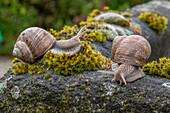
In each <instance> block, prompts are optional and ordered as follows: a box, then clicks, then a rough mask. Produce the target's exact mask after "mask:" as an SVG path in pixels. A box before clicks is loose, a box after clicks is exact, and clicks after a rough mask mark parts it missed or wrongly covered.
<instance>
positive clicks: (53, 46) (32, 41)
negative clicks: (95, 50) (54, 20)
mask: <svg viewBox="0 0 170 113" xmlns="http://www.w3.org/2000/svg"><path fill="white" fill-rule="evenodd" d="M86 32H87V28H86V26H84V27H83V28H82V29H81V30H80V31H79V32H78V34H77V35H76V36H74V37H73V38H71V39H68V40H59V41H56V39H55V37H53V36H52V35H51V34H50V33H49V32H47V31H46V30H44V29H42V28H39V27H31V28H27V29H26V30H24V31H23V32H22V33H21V34H20V35H19V37H18V39H17V42H16V43H15V45H14V50H13V56H15V57H17V58H19V59H22V60H23V61H25V62H29V63H34V62H35V61H36V59H38V58H40V57H41V56H43V55H44V54H46V53H48V52H49V51H51V52H52V53H57V54H63V52H65V53H66V54H70V55H74V54H75V53H77V52H79V51H80V48H81V43H82V41H80V39H79V38H80V37H81V36H82V35H83V34H84V33H86Z"/></svg>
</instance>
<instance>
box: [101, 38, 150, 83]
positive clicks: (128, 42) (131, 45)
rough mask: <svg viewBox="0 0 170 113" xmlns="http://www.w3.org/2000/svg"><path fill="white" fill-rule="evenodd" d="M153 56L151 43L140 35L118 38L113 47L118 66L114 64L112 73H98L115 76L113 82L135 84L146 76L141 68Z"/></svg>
mask: <svg viewBox="0 0 170 113" xmlns="http://www.w3.org/2000/svg"><path fill="white" fill-rule="evenodd" d="M150 54H151V46H150V44H149V42H148V41H147V40H146V39H145V38H143V37H142V36H139V35H130V36H116V37H115V39H114V41H113V45H112V57H113V59H114V61H115V62H116V64H112V66H111V68H112V71H102V70H99V71H98V72H102V73H108V74H114V75H115V76H114V78H113V81H119V82H120V84H121V83H122V82H123V83H124V84H127V82H133V81H135V80H137V79H139V78H142V77H144V76H145V73H144V72H143V71H142V69H141V67H142V66H143V65H144V64H145V62H146V60H147V59H148V58H149V56H150Z"/></svg>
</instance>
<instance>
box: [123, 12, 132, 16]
mask: <svg viewBox="0 0 170 113" xmlns="http://www.w3.org/2000/svg"><path fill="white" fill-rule="evenodd" d="M122 15H123V16H124V17H131V16H132V14H131V13H129V12H124V13H123V14H122Z"/></svg>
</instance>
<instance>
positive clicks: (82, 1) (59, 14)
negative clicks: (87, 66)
mask: <svg viewBox="0 0 170 113" xmlns="http://www.w3.org/2000/svg"><path fill="white" fill-rule="evenodd" d="M148 1H151V0H0V32H1V33H2V36H3V42H2V48H1V50H0V55H12V50H13V46H14V43H15V42H16V39H17V37H18V35H19V34H20V33H21V32H22V31H23V30H24V29H26V28H28V27H31V26H39V27H42V28H44V29H46V30H49V29H50V28H53V29H56V30H60V29H62V27H63V26H64V25H69V26H71V25H73V24H77V23H79V22H80V21H82V20H85V19H86V17H87V16H88V14H89V13H91V12H92V11H93V9H102V8H103V7H104V6H109V7H110V9H113V10H119V11H124V10H126V9H127V8H130V7H133V6H135V5H137V4H141V3H146V2H148ZM0 43H1V42H0Z"/></svg>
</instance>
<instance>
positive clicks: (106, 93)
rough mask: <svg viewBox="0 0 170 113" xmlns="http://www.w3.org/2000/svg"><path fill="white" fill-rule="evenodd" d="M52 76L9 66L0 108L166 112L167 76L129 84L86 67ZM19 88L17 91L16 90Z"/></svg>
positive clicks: (168, 102) (169, 93)
mask: <svg viewBox="0 0 170 113" xmlns="http://www.w3.org/2000/svg"><path fill="white" fill-rule="evenodd" d="M48 73H51V78H48V79H45V78H44V75H45V74H40V75H36V74H35V75H30V74H24V75H14V74H13V73H12V71H11V70H10V71H9V72H8V73H6V74H5V76H4V77H3V78H2V79H1V82H2V81H4V80H6V79H8V78H10V77H12V78H11V79H8V82H7V88H5V89H3V94H2V93H1V95H0V111H1V112H4V113H7V112H26V111H27V112H35V111H37V112H38V111H39V112H40V111H41V112H111V111H112V112H135V113H139V112H141V111H142V112H169V111H170V87H169V86H168V83H169V84H170V80H169V79H165V78H156V77H151V76H146V77H144V78H143V79H140V80H137V81H136V82H133V83H128V85H119V83H117V82H115V83H113V82H111V79H112V78H113V75H108V74H102V73H98V72H96V71H94V72H92V71H85V72H83V73H80V74H75V75H73V76H62V75H58V74H56V73H55V72H54V71H53V70H50V71H49V72H48ZM18 89H19V91H18Z"/></svg>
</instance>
